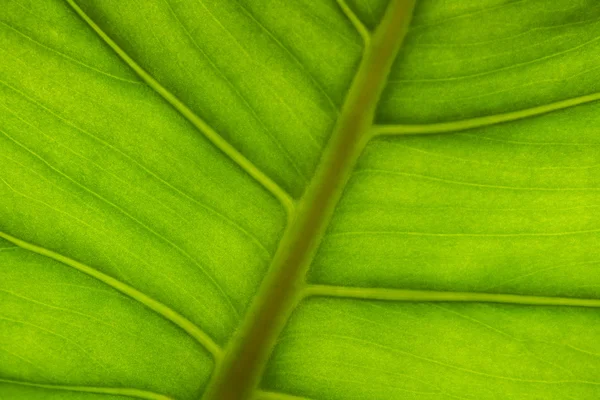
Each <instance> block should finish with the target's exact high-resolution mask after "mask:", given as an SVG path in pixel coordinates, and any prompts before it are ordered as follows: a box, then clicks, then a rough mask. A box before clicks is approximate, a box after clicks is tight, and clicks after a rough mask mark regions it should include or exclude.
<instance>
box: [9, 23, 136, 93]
mask: <svg viewBox="0 0 600 400" xmlns="http://www.w3.org/2000/svg"><path fill="white" fill-rule="evenodd" d="M0 24H2V25H4V26H6V27H7V28H8V29H10V30H12V31H14V32H15V33H17V34H18V35H21V36H22V37H24V38H26V39H27V40H29V41H31V42H33V43H35V44H37V45H38V46H40V47H43V48H44V49H46V50H48V51H51V52H53V53H56V54H58V55H59V56H60V57H62V58H64V59H66V60H69V61H70V62H72V63H75V64H78V65H81V66H82V67H85V68H88V69H90V70H92V71H94V72H96V73H98V74H100V75H106V76H108V77H110V78H112V79H115V80H118V81H121V82H126V83H131V84H135V85H140V84H142V82H140V81H134V80H131V79H126V78H122V77H120V76H117V75H113V74H110V73H108V72H105V71H102V70H99V69H98V68H94V67H92V66H91V65H89V64H86V63H84V62H81V61H79V60H76V59H75V58H72V57H70V56H68V55H67V54H65V53H62V52H60V51H58V50H55V49H53V48H52V47H49V46H46V45H45V44H43V43H42V42H39V41H38V40H36V39H34V38H32V37H31V36H29V35H26V34H25V33H23V32H21V31H20V30H18V29H16V28H14V27H13V26H11V25H9V24H7V23H6V22H3V21H0Z"/></svg>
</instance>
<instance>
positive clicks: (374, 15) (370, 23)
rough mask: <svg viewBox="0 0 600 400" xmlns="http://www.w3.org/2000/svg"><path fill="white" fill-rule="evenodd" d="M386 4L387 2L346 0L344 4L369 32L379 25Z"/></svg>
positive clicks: (379, 0)
mask: <svg viewBox="0 0 600 400" xmlns="http://www.w3.org/2000/svg"><path fill="white" fill-rule="evenodd" d="M387 3H388V2H387V0H346V4H348V6H349V7H350V8H352V10H354V13H355V14H356V16H357V17H358V18H359V19H360V20H361V21H362V22H363V23H364V24H365V25H366V26H367V27H368V28H369V29H370V30H373V29H375V27H377V25H378V24H379V21H380V20H381V17H382V16H383V13H384V11H385V8H386V6H387Z"/></svg>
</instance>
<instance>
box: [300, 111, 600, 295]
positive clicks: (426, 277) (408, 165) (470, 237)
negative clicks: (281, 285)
mask: <svg viewBox="0 0 600 400" xmlns="http://www.w3.org/2000/svg"><path fill="white" fill-rule="evenodd" d="M598 124H600V103H591V104H585V105H580V106H577V107H572V108H568V109H565V110H562V111H557V112H554V113H551V114H546V115H544V116H540V117H536V118H531V119H523V120H518V121H514V122H511V123H507V124H503V125H494V126H490V127H484V128H480V129H477V130H470V131H466V132H460V133H455V134H452V135H438V136H407V137H383V138H377V139H375V140H373V141H372V142H371V143H370V144H369V145H368V146H367V148H366V149H365V151H364V153H363V155H362V157H361V159H360V160H359V164H358V166H357V168H356V169H355V171H354V174H353V176H352V178H351V180H350V182H349V184H348V186H347V188H346V194H345V196H344V198H343V200H342V201H341V203H340V205H339V207H338V209H337V211H336V215H335V216H334V219H333V221H332V224H331V225H330V229H329V232H328V233H327V235H326V236H325V238H324V240H323V242H322V246H321V249H320V252H319V254H318V255H317V257H316V259H315V261H314V264H313V268H312V270H311V273H310V278H309V280H310V281H311V282H314V283H324V284H335V285H350V286H363V287H388V288H403V289H426V290H444V291H448V290H452V291H477V292H490V293H515V294H527V295H541V296H576V297H592V298H599V297H600V275H599V274H598V271H599V268H600V261H599V260H598V257H597V254H596V252H595V251H591V249H597V248H600V239H599V237H600V236H599V232H600V213H598V212H597V210H598V204H600V147H599V146H600V134H599V132H598V129H597V128H596V126H598ZM575 132H576V134H574V133H575Z"/></svg>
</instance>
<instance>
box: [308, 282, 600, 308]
mask: <svg viewBox="0 0 600 400" xmlns="http://www.w3.org/2000/svg"><path fill="white" fill-rule="evenodd" d="M302 295H303V297H304V298H307V297H311V296H320V297H341V298H351V299H363V300H382V301H408V302H481V303H508V304H524V305H539V306H542V305H543V306H573V307H591V308H600V299H589V298H575V297H549V296H529V295H520V294H504V293H502V294H498V293H480V292H442V291H435V290H411V289H391V288H366V287H347V286H334V285H314V284H307V285H306V286H305V288H304V290H303V291H302Z"/></svg>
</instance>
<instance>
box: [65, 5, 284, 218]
mask: <svg viewBox="0 0 600 400" xmlns="http://www.w3.org/2000/svg"><path fill="white" fill-rule="evenodd" d="M65 1H66V2H67V3H68V4H69V5H70V6H71V8H73V10H74V11H75V12H76V13H77V14H78V15H79V16H80V17H81V19H83V20H84V21H85V22H86V23H87V24H88V25H89V26H90V28H92V29H93V30H94V32H96V33H97V34H98V36H100V38H101V39H102V40H104V42H105V43H106V44H107V45H108V46H110V48H112V49H113V50H114V52H115V53H117V55H118V56H119V57H120V58H121V59H122V60H123V61H124V62H125V63H126V64H127V65H129V66H130V67H131V68H132V69H133V70H134V71H135V72H136V73H137V74H138V75H139V76H140V78H142V79H143V80H144V81H145V82H146V83H147V84H148V86H150V87H151V88H152V89H154V90H155V91H156V92H157V93H158V94H159V95H161V96H162V97H163V98H164V99H165V100H166V101H167V102H168V103H169V104H171V105H172V106H173V107H174V108H175V109H176V110H177V111H179V112H180V113H181V115H183V116H184V117H185V118H186V119H187V120H188V121H189V122H190V123H191V124H192V125H194V126H195V127H196V128H197V129H198V130H199V131H200V132H201V133H202V134H203V135H204V136H205V137H206V138H207V139H208V140H210V142H211V143H213V144H214V145H215V146H216V147H217V148H218V149H219V150H221V151H222V152H223V153H225V154H226V155H227V156H228V157H229V158H230V159H231V160H232V161H234V162H235V163H236V164H238V165H239V166H240V167H241V168H242V169H243V170H244V171H246V173H248V175H250V176H251V177H252V178H254V180H256V181H257V182H258V183H260V184H261V185H262V186H263V187H264V188H265V189H266V190H267V191H269V192H270V193H271V194H272V195H273V196H275V198H277V199H278V200H279V201H280V202H281V204H282V205H283V207H284V208H285V209H286V211H287V213H288V218H290V219H291V218H292V217H291V216H292V215H293V213H294V209H295V200H294V199H293V198H292V197H291V195H290V194H288V193H287V192H286V191H285V190H284V189H283V188H282V187H280V186H279V185H278V184H277V183H276V182H275V181H273V180H272V179H271V178H270V177H268V176H267V175H266V174H265V173H264V172H262V171H261V170H260V169H259V168H258V167H257V166H256V165H254V164H253V163H252V162H251V161H250V160H248V159H247V158H246V157H245V156H244V155H242V153H240V152H239V151H238V150H237V149H235V148H234V147H233V146H232V145H231V144H229V142H227V141H226V140H225V139H223V138H222V137H221V136H220V135H219V134H218V133H217V132H216V131H215V130H214V129H213V128H212V127H211V126H210V125H208V124H207V123H206V122H205V121H204V120H203V119H201V118H200V117H199V116H198V115H196V114H195V113H194V112H193V111H192V110H191V109H190V108H189V107H188V106H186V105H185V104H184V103H183V102H182V101H181V100H179V99H178V98H177V97H176V96H175V95H174V94H173V93H171V92H170V91H168V90H167V89H166V88H165V87H164V86H162V85H161V84H160V83H159V82H158V81H157V80H156V79H154V78H153V77H152V76H151V75H150V74H149V73H148V72H146V71H145V70H144V69H143V68H142V67H141V66H140V65H139V64H138V63H137V62H135V61H134V60H133V59H132V58H131V57H130V56H129V55H128V54H127V53H126V52H125V51H124V50H123V49H122V48H121V47H119V45H117V44H116V43H115V42H114V41H113V40H112V39H111V38H110V37H109V36H108V35H107V34H106V33H105V32H104V31H103V30H102V29H101V28H100V27H99V26H98V25H97V24H96V23H95V22H94V21H93V20H92V19H91V18H90V17H89V16H88V15H87V14H86V13H85V12H84V11H83V10H82V9H81V8H80V7H79V6H78V5H77V3H75V1H74V0H65Z"/></svg>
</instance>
